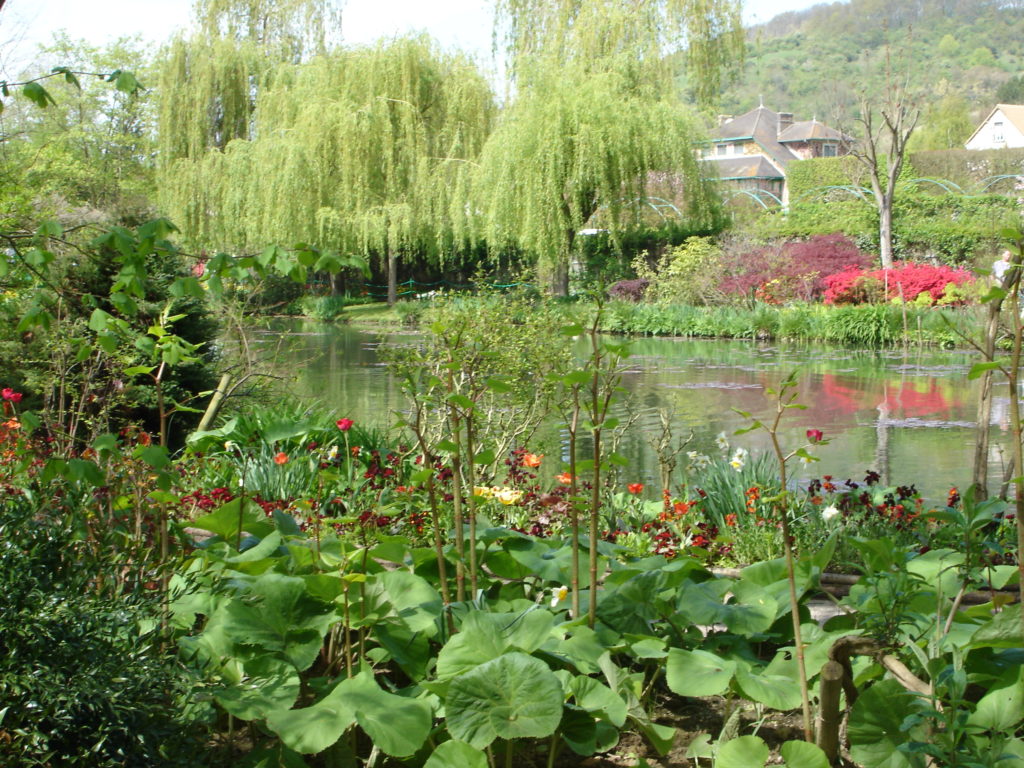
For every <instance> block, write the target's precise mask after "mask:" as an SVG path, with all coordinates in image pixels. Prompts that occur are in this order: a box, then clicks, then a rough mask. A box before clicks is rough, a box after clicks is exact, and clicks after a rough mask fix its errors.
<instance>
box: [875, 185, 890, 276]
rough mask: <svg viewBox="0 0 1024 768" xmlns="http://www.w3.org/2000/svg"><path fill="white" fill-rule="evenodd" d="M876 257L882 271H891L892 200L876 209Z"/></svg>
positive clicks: (886, 201) (886, 200)
mask: <svg viewBox="0 0 1024 768" xmlns="http://www.w3.org/2000/svg"><path fill="white" fill-rule="evenodd" d="M878 255H879V257H880V258H881V260H882V269H892V198H891V197H889V196H888V195H887V196H886V199H885V202H883V203H882V205H880V206H879V207H878Z"/></svg>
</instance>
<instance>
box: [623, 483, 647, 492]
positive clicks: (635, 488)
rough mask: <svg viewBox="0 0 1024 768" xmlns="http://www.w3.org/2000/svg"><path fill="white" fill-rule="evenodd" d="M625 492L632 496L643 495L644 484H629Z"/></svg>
mask: <svg viewBox="0 0 1024 768" xmlns="http://www.w3.org/2000/svg"><path fill="white" fill-rule="evenodd" d="M626 490H628V491H629V492H630V493H632V494H637V493H643V492H644V484H643V483H630V484H629V485H627V486H626Z"/></svg>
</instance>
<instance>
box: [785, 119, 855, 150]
mask: <svg viewBox="0 0 1024 768" xmlns="http://www.w3.org/2000/svg"><path fill="white" fill-rule="evenodd" d="M846 138H849V137H846V136H844V135H843V134H842V133H840V132H839V131H837V130H835V129H834V128H829V127H828V126H827V125H825V124H824V123H819V122H818V121H817V120H804V121H803V122H800V123H793V124H792V125H791V126H789V127H788V128H786V130H784V131H783V132H782V133H780V134H779V143H780V144H785V143H787V142H791V141H843V140H844V139H846Z"/></svg>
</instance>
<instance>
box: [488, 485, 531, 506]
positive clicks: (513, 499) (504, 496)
mask: <svg viewBox="0 0 1024 768" xmlns="http://www.w3.org/2000/svg"><path fill="white" fill-rule="evenodd" d="M491 490H492V491H493V493H494V498H496V499H497V500H498V501H500V502H501V503H502V504H505V505H508V504H515V503H517V502H518V501H519V500H520V499H521V498H523V492H522V491H517V490H515V489H514V488H492V489H491Z"/></svg>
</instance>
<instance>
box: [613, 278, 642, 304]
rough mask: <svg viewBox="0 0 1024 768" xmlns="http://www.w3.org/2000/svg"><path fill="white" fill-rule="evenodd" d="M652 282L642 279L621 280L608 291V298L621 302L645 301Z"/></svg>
mask: <svg viewBox="0 0 1024 768" xmlns="http://www.w3.org/2000/svg"><path fill="white" fill-rule="evenodd" d="M650 284H651V281H650V280H645V279H644V278H642V277H640V278H637V279H635V280H619V282H617V283H615V284H614V285H613V286H612V287H611V288H609V289H608V297H609V298H611V299H619V300H621V301H634V302H635V301H643V298H644V294H645V293H647V288H648V287H649V286H650Z"/></svg>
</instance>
